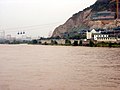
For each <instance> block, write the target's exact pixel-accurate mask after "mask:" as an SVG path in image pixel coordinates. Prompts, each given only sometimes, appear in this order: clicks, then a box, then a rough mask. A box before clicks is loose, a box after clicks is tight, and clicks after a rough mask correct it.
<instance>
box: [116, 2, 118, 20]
mask: <svg viewBox="0 0 120 90" xmlns="http://www.w3.org/2000/svg"><path fill="white" fill-rule="evenodd" d="M116 6H117V7H116V14H117V19H119V0H116Z"/></svg>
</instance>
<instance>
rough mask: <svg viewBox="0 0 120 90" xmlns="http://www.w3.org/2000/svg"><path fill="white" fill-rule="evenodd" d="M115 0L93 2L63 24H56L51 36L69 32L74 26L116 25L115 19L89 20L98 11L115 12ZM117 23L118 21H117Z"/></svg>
mask: <svg viewBox="0 0 120 90" xmlns="http://www.w3.org/2000/svg"><path fill="white" fill-rule="evenodd" d="M115 1H116V0H97V1H96V2H95V4H93V5H91V6H90V7H88V8H86V9H84V10H83V11H80V12H78V13H76V14H74V15H73V16H72V17H70V18H69V19H68V20H67V21H66V22H65V23H64V24H63V25H60V26H58V27H57V28H56V29H55V30H54V32H53V34H52V37H60V38H63V37H64V33H66V32H67V33H69V32H71V31H73V30H74V28H76V30H81V29H92V28H105V29H107V28H113V27H116V20H96V21H95V20H94V21H93V20H91V15H92V14H93V13H95V12H99V11H112V12H116V2H115ZM118 25H119V23H118Z"/></svg>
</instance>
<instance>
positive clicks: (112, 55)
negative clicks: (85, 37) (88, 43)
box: [0, 45, 120, 90]
mask: <svg viewBox="0 0 120 90" xmlns="http://www.w3.org/2000/svg"><path fill="white" fill-rule="evenodd" d="M0 90H120V49H119V48H89V47H64V46H32V45H11V46H10V45H0Z"/></svg>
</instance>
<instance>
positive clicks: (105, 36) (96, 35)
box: [94, 33, 109, 40]
mask: <svg viewBox="0 0 120 90" xmlns="http://www.w3.org/2000/svg"><path fill="white" fill-rule="evenodd" d="M108 37H109V35H108V34H100V33H99V34H94V40H97V39H98V38H108Z"/></svg>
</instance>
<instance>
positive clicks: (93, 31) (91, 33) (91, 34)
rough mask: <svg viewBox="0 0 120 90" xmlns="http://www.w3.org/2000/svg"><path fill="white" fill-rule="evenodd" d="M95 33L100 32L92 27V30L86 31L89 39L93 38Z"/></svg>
mask: <svg viewBox="0 0 120 90" xmlns="http://www.w3.org/2000/svg"><path fill="white" fill-rule="evenodd" d="M95 33H100V32H99V31H98V32H97V31H96V30H95V29H92V30H91V31H87V32H86V37H87V39H92V38H93V34H95Z"/></svg>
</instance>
